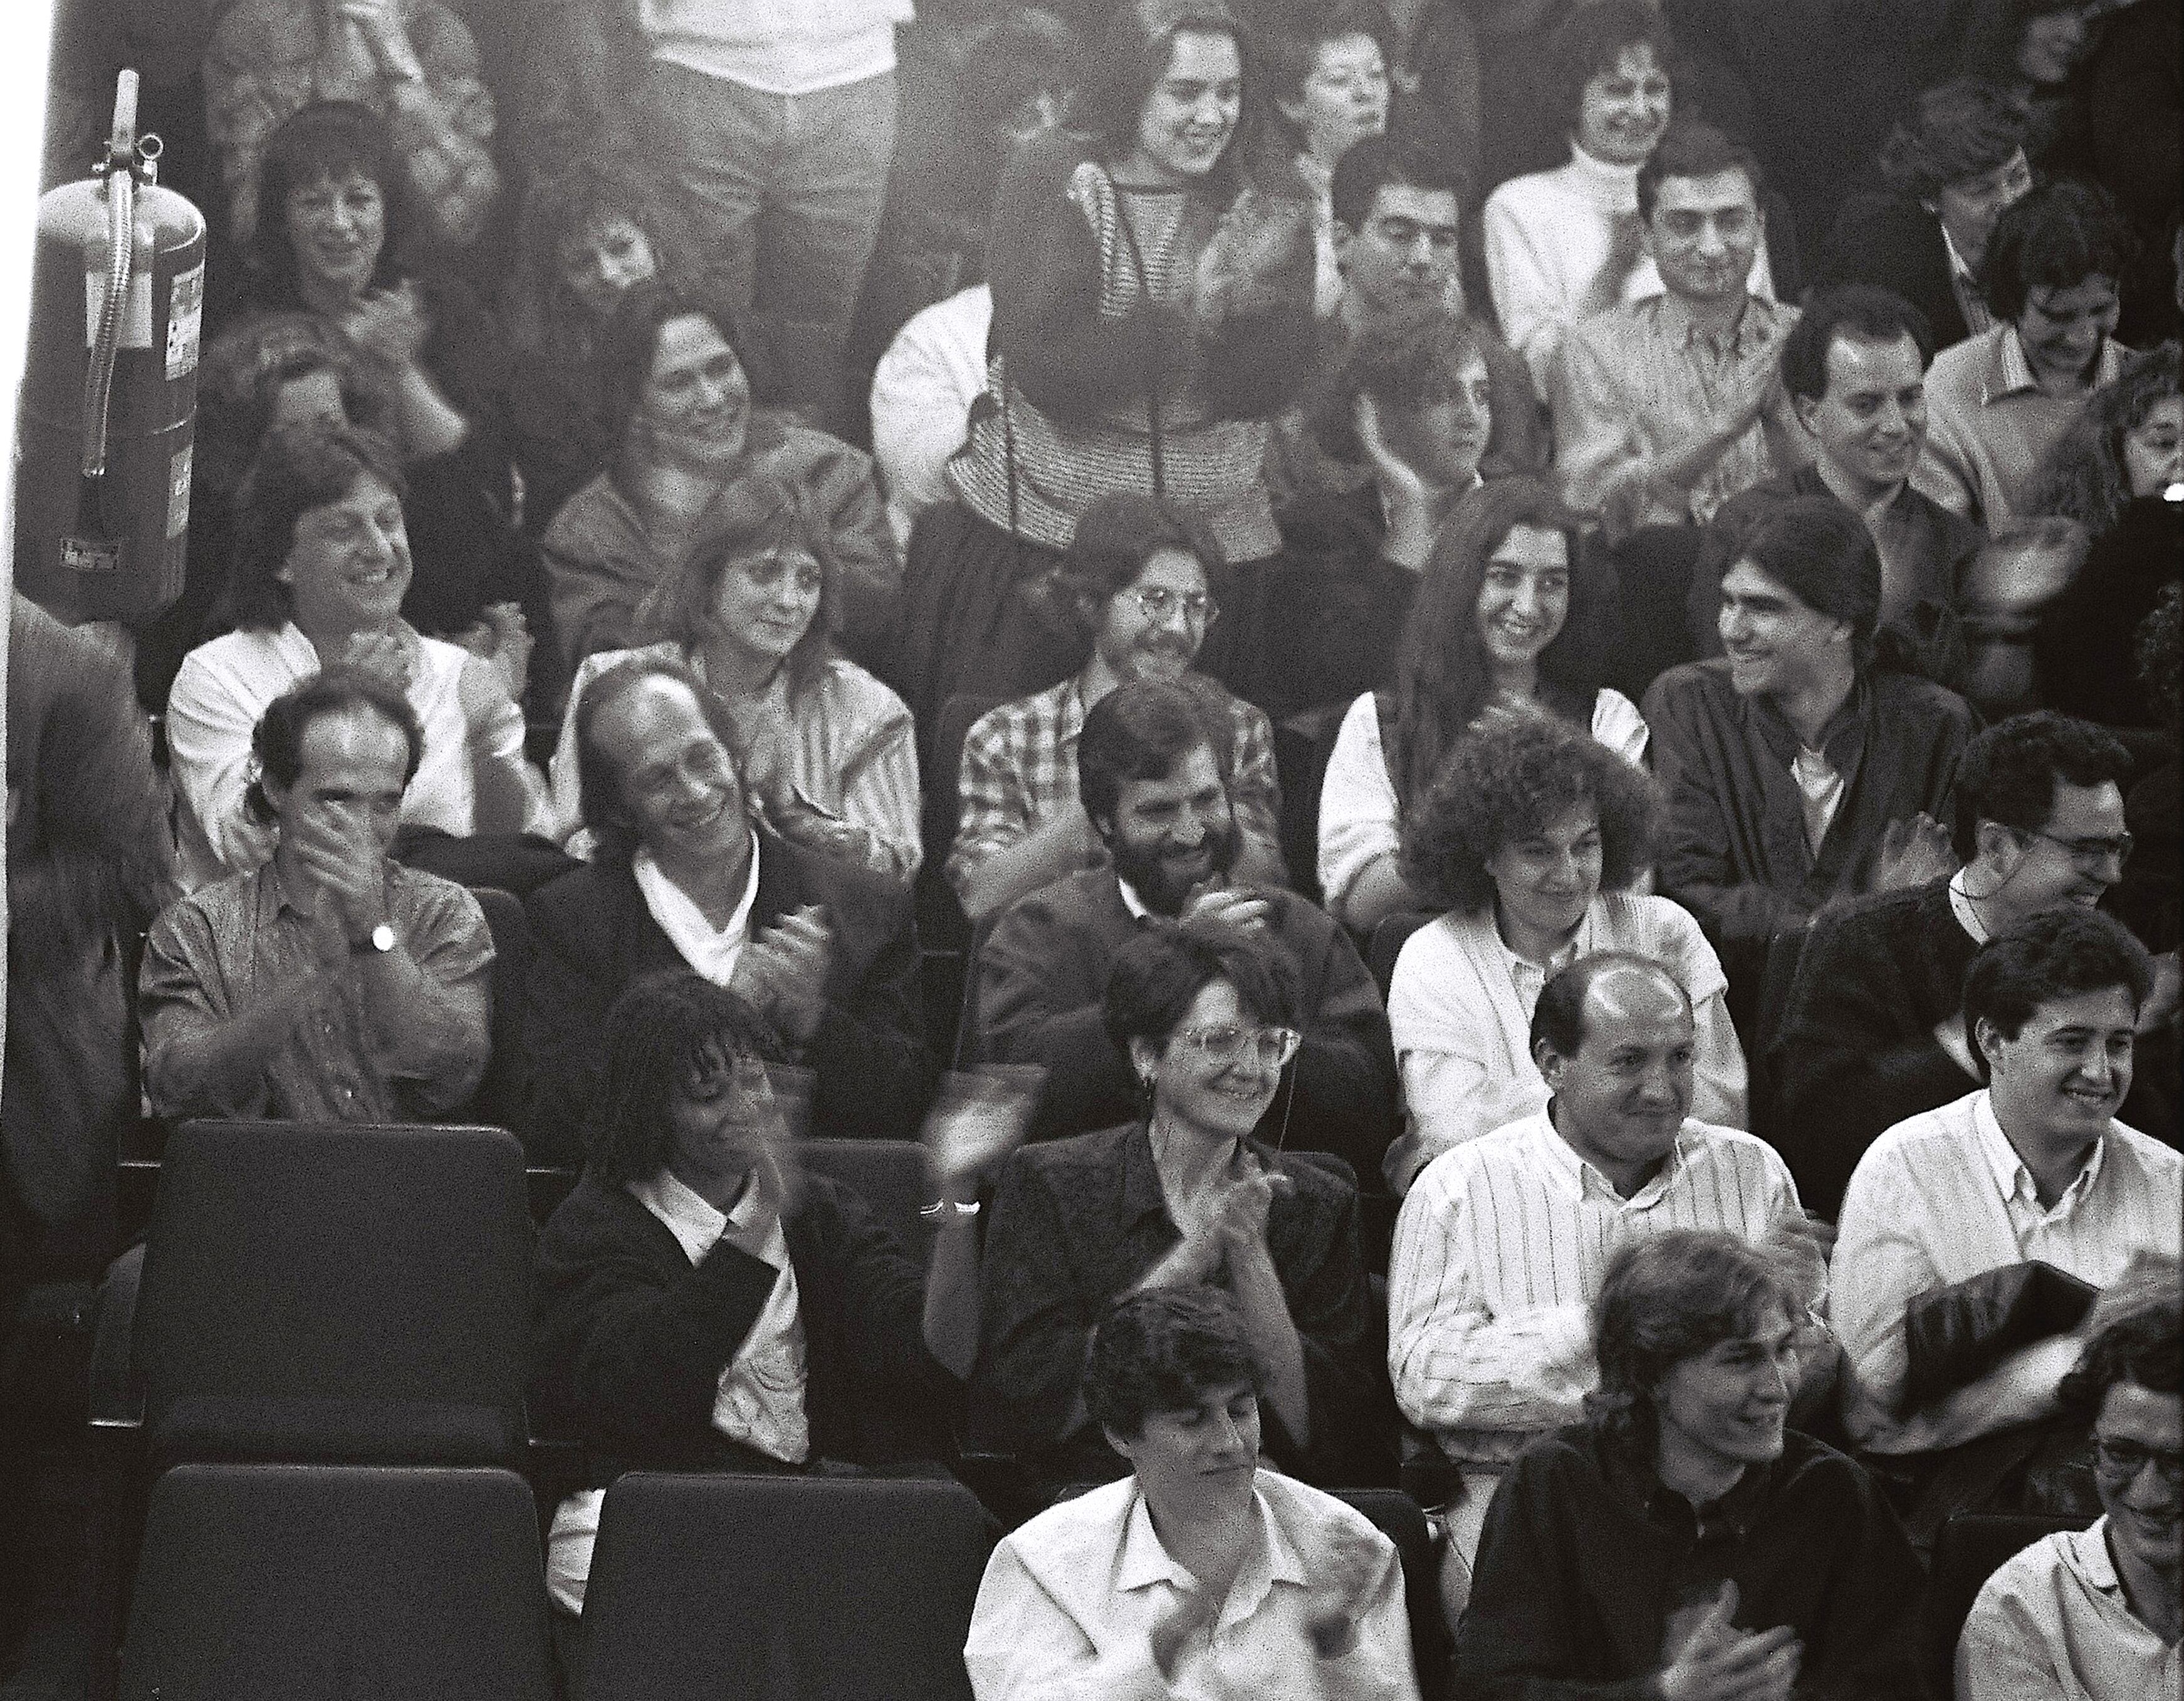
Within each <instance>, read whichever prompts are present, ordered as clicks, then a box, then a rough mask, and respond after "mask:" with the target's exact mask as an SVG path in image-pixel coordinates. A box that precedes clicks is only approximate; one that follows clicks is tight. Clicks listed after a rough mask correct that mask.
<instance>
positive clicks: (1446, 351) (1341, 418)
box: [1307, 307, 1486, 461]
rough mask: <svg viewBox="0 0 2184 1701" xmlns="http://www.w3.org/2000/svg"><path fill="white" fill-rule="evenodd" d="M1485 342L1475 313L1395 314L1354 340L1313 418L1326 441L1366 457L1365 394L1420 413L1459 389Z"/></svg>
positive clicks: (1316, 402) (1355, 457)
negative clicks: (1359, 410)
mask: <svg viewBox="0 0 2184 1701" xmlns="http://www.w3.org/2000/svg"><path fill="white" fill-rule="evenodd" d="M1485 358H1486V351H1485V343H1484V342H1482V341H1481V340H1480V336H1479V326H1478V325H1477V323H1476V322H1475V321H1474V320H1473V319H1472V318H1471V316H1470V315H1469V314H1454V313H1451V312H1449V311H1448V310H1447V309H1445V308H1439V307H1435V308H1428V309H1423V310H1421V311H1418V312H1412V313H1398V314H1390V315H1389V316H1388V317H1386V318H1385V319H1380V320H1373V321H1372V322H1370V323H1368V325H1366V326H1365V327H1364V328H1363V329H1362V330H1361V331H1358V332H1357V334H1356V335H1355V336H1352V337H1351V339H1350V347H1348V349H1347V350H1346V351H1345V352H1344V354H1343V357H1342V362H1341V364H1340V366H1338V367H1337V368H1336V369H1335V371H1334V376H1333V377H1332V379H1331V380H1330V381H1329V382H1328V383H1327V384H1326V385H1325V386H1323V387H1322V389H1321V391H1320V393H1319V394H1318V395H1317V396H1315V397H1313V398H1312V403H1311V405H1310V407H1309V409H1308V410H1307V423H1308V424H1309V425H1311V427H1312V435H1313V436H1315V437H1317V438H1318V440H1319V446H1320V447H1322V448H1323V449H1325V450H1326V451H1327V452H1328V453H1329V454H1331V455H1333V456H1334V458H1335V459H1337V460H1344V461H1362V460H1363V459H1365V450H1364V447H1363V445H1362V444H1361V443H1360V442H1358V441H1357V425H1356V424H1355V422H1354V420H1353V418H1352V414H1353V411H1354V409H1355V406H1356V403H1357V398H1358V397H1360V396H1370V397H1372V398H1373V401H1374V403H1376V404H1378V405H1379V406H1380V407H1382V408H1388V409H1395V410H1396V411H1397V412H1401V413H1413V412H1416V411H1417V410H1418V409H1421V408H1429V407H1432V406H1433V405H1434V404H1435V403H1437V402H1446V401H1447V400H1449V399H1450V398H1451V397H1453V396H1455V395H1456V394H1457V381H1458V380H1459V379H1461V378H1462V376H1463V372H1464V370H1465V369H1466V368H1467V367H1468V366H1471V365H1472V364H1474V363H1479V364H1483V363H1484V362H1485Z"/></svg>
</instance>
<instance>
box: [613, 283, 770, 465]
mask: <svg viewBox="0 0 2184 1701" xmlns="http://www.w3.org/2000/svg"><path fill="white" fill-rule="evenodd" d="M678 319H702V320H705V322H706V323H707V324H708V325H711V326H712V327H713V329H714V330H716V331H719V332H720V333H721V341H722V342H725V343H727V345H728V347H729V348H730V350H732V351H733V353H734V354H735V357H736V364H738V365H739V366H741V367H742V368H743V369H744V379H745V381H747V382H748V383H749V385H750V391H751V397H752V399H753V400H754V401H758V400H760V399H761V398H763V397H766V396H768V395H770V394H771V393H772V390H771V387H770V383H771V377H770V374H768V373H767V371H766V361H765V357H764V355H763V353H761V352H760V349H759V348H758V347H756V345H755V343H754V342H752V340H751V339H750V338H749V336H747V335H745V333H744V327H743V326H742V325H740V324H739V323H738V322H737V320H735V319H734V317H733V315H732V314H729V313H728V311H727V309H725V308H722V307H720V306H718V305H716V304H711V303H699V302H695V301H692V300H690V299H689V298H688V297H685V296H682V295H681V294H678V293H677V292H676V291H675V290H674V289H673V288H672V287H671V286H670V285H669V284H667V283H666V281H663V280H660V279H657V278H655V279H654V280H652V281H649V282H647V283H641V284H638V285H636V286H633V287H632V288H631V289H630V290H629V291H628V292H627V293H626V294H625V295H624V296H623V297H622V298H621V301H619V302H618V303H616V305H615V310H614V316H613V318H612V319H611V320H609V321H608V324H607V327H606V335H605V339H604V342H603V344H602V346H601V348H600V352H599V367H598V373H599V385H600V387H601V389H602V391H603V392H604V401H605V403H606V414H605V424H606V428H607V440H608V441H609V442H611V443H613V444H614V445H615V450H614V454H615V459H616V460H617V461H619V460H620V459H621V457H622V456H624V455H626V454H627V453H629V428H630V421H631V420H633V419H635V418H636V417H637V410H638V407H639V406H640V405H641V404H642V403H643V398H644V386H646V385H647V384H649V382H651V381H652V363H653V362H654V361H655V359H658V358H659V354H660V331H662V330H663V329H665V328H666V326H667V325H669V324H670V323H671V322H672V321H673V320H678Z"/></svg>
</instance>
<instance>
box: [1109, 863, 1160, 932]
mask: <svg viewBox="0 0 2184 1701" xmlns="http://www.w3.org/2000/svg"><path fill="white" fill-rule="evenodd" d="M1115 888H1116V890H1117V891H1118V892H1121V893H1122V894H1123V909H1127V910H1128V911H1129V912H1130V914H1131V915H1132V916H1133V917H1134V918H1135V919H1136V920H1139V921H1150V920H1152V919H1153V913H1152V911H1151V910H1150V909H1147V908H1145V899H1143V898H1140V897H1139V896H1138V889H1137V887H1134V886H1132V885H1131V884H1130V882H1129V881H1127V880H1125V879H1123V876H1120V875H1119V874H1118V875H1117V876H1115Z"/></svg>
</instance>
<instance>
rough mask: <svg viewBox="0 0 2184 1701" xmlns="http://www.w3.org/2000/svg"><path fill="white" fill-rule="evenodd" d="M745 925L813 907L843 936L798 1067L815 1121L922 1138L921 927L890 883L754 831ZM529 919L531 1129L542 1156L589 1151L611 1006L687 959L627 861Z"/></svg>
mask: <svg viewBox="0 0 2184 1701" xmlns="http://www.w3.org/2000/svg"><path fill="white" fill-rule="evenodd" d="M758 870H759V871H758V895H757V898H756V899H755V901H754V902H753V903H752V905H751V912H750V929H751V931H752V932H753V933H754V934H755V933H756V932H757V931H758V930H759V929H760V928H762V927H766V926H771V925H772V924H773V923H774V922H776V921H777V920H780V919H781V918H782V917H783V915H786V914H789V913H791V912H792V911H794V910H796V909H801V908H802V907H803V906H804V905H805V904H807V903H816V904H820V905H822V906H824V908H825V909H826V919H827V926H829V927H830V928H832V929H833V936H834V954H833V963H832V964H831V965H830V966H829V969H828V970H827V1009H826V1014H824V1015H823V1016H822V1017H821V1019H820V1022H819V1028H818V1031H817V1032H816V1034H814V1035H813V1037H812V1038H811V1042H810V1043H809V1044H808V1045H806V1046H805V1048H804V1049H803V1053H802V1055H801V1056H800V1058H799V1062H801V1063H803V1064H805V1065H807V1066H808V1067H810V1068H811V1070H813V1071H814V1072H815V1073H816V1076H817V1077H818V1079H817V1082H816V1087H815V1093H814V1098H813V1100H812V1107H811V1113H812V1126H814V1127H815V1128H816V1129H818V1130H820V1131H823V1132H825V1133H827V1134H829V1135H834V1136H839V1137H845V1138H853V1139H895V1138H914V1137H916V1135H917V1126H918V1123H919V1121H920V1120H921V1119H922V1117H923V1115H924V1114H925V1103H926V1098H927V1095H928V1092H929V1090H930V1087H931V1081H930V1072H929V1070H928V1066H927V1061H926V1055H925V1025H924V1018H923V1015H922V1004H921V1003H920V995H919V990H918V979H917V964H918V957H917V921H916V920H915V918H914V916H913V914H912V913H911V907H910V898H909V895H908V894H907V893H906V892H904V891H903V890H902V889H901V888H900V887H897V886H896V885H895V884H894V882H893V881H888V880H885V879H883V878H882V877H881V876H878V875H876V874H872V873H869V872H867V871H866V870H863V869H860V868H852V867H850V866H849V865H848V864H843V863H838V862H833V861H830V860H829V859H826V858H824V857H821V856H818V855H816V854H815V853H812V852H811V851H807V850H804V849H802V848H799V847H798V846H795V845H792V844H789V843H788V842H785V841H783V840H781V839H777V838H776V837H774V836H773V835H772V833H770V832H767V831H766V830H765V829H764V828H762V827H761V828H760V830H759V861H758ZM525 909H526V911H527V913H528V914H529V916H530V919H531V931H532V955H531V970H530V976H529V979H528V980H527V981H526V984H525V988H524V1019H523V1041H524V1048H525V1050H526V1052H527V1053H529V1065H530V1070H531V1076H530V1080H531V1098H530V1115H529V1116H528V1118H527V1119H526V1124H527V1126H526V1129H525V1131H524V1132H525V1136H526V1141H527V1142H528V1143H529V1145H530V1148H531V1151H532V1156H533V1157H534V1158H545V1159H553V1160H560V1161H566V1160H568V1159H573V1158H575V1157H576V1156H577V1154H578V1153H580V1151H581V1150H582V1132H583V1130H584V1127H585V1124H586V1119H587V1117H588V1113H589V1110H590V1108H591V1103H592V1097H593V1092H594V1090H595V1082H596V1078H597V1076H598V1073H599V1070H600V1068H601V1067H602V1066H603V1064H604V1056H603V1053H602V1051H601V1041H602V1035H603V1033H604V1028H605V1025H606V1014H607V1011H608V1010H609V1009H610V1008H611V1007H612V1005H613V1003H614V1001H615V999H616V998H617V997H619V996H620V995H621V992H622V989H623V988H624V987H627V986H628V985H629V983H630V982H631V981H633V980H635V979H637V978H638V976H641V975H646V974H650V973H652V972H654V971H655V970H662V969H687V968H688V967H689V964H687V963H685V962H684V961H683V960H682V954H681V953H679V952H677V950H676V948H674V946H673V945H671V943H669V942H668V938H667V936H666V934H665V933H663V932H661V931H660V924H659V923H658V922H656V921H655V920H653V919H652V912H651V911H650V910H649V909H646V908H645V906H644V895H643V893H642V892H639V891H638V885H637V878H636V876H634V875H632V873H631V872H630V870H629V865H628V864H627V863H608V862H604V861H602V862H596V863H591V864H587V865H586V866H584V867H582V868H580V869H577V870H573V871H571V873H568V874H565V875H563V876H561V877H560V879H558V880H554V881H549V882H548V883H547V884H546V885H544V886H543V887H539V888H538V891H536V892H533V893H532V895H531V898H530V901H529V902H528V903H526V906H525Z"/></svg>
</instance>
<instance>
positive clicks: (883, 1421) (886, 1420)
mask: <svg viewBox="0 0 2184 1701" xmlns="http://www.w3.org/2000/svg"><path fill="white" fill-rule="evenodd" d="M783 1233H784V1235H785V1237H786V1238H787V1240H788V1261H789V1265H790V1267H791V1268H792V1269H794V1271H795V1273H796V1310H797V1315H798V1317H799V1320H801V1321H802V1323H803V1326H804V1341H805V1363H806V1367H807V1370H808V1373H809V1376H810V1380H809V1381H808V1383H807V1384H806V1386H805V1400H804V1404H805V1417H806V1419H807V1420H808V1422H809V1424H810V1427H811V1457H812V1459H814V1460H815V1461H816V1460H818V1459H837V1460H842V1461H844V1462H847V1463H850V1464H856V1465H873V1466H877V1465H888V1464H892V1463H896V1462H900V1461H902V1460H906V1459H939V1458H941V1457H943V1456H944V1453H945V1448H946V1440H945V1437H946V1434H947V1430H946V1423H945V1420H946V1418H947V1415H948V1414H949V1413H950V1411H951V1410H952V1409H953V1408H954V1406H955V1404H956V1393H957V1387H956V1381H955V1379H954V1378H953V1377H951V1376H950V1375H949V1374H948V1372H947V1371H946V1370H944V1369H942V1368H941V1366H940V1365H939V1363H938V1362H937V1361H936V1360H935V1359H933V1356H932V1354H930V1353H929V1352H928V1351H927V1349H926V1346H925V1338H924V1333H923V1314H924V1305H925V1283H924V1279H923V1277H922V1275H921V1274H920V1273H919V1270H918V1267H917V1262H916V1260H915V1259H912V1258H911V1255H910V1254H909V1253H908V1252H906V1251H905V1250H904V1248H903V1247H902V1246H901V1244H900V1242H897V1241H896V1240H895V1238H894V1237H893V1236H892V1235H890V1234H889V1232H888V1231H887V1230H886V1229H884V1228H883V1227H882V1226H880V1225H879V1223H878V1222H877V1221H876V1220H874V1218H873V1216H872V1212H871V1210H870V1209H868V1208H867V1207H866V1204H865V1203H864V1201H863V1200H861V1199H860V1198H858V1197H857V1196H856V1195H855V1193H853V1192H850V1191H849V1190H848V1189H847V1188H845V1187H842V1186H841V1185H840V1184H839V1183H838V1182H835V1181H830V1180H828V1179H827V1177H825V1176H805V1178H804V1181H803V1192H802V1196H801V1198H799V1201H798V1203H796V1205H795V1206H794V1208H793V1209H791V1211H790V1213H789V1215H788V1216H787V1217H786V1218H785V1219H784V1220H783ZM774 1279H775V1272H774V1270H773V1268H772V1266H771V1265H767V1264H765V1263H763V1262H762V1261H760V1259H755V1258H753V1257H752V1256H750V1254H748V1253H745V1252H744V1251H742V1250H741V1249H739V1248H736V1247H734V1246H732V1245H730V1244H729V1243H728V1242H726V1241H724V1240H723V1241H719V1242H715V1243H714V1246H713V1248H712V1250H711V1251H710V1252H708V1253H707V1254H705V1257H703V1258H702V1259H699V1261H698V1262H697V1263H696V1264H692V1263H691V1262H690V1260H689V1259H688V1258H687V1257H686V1256H684V1254H683V1251H682V1245H681V1243H680V1242H678V1241H677V1239H676V1238H675V1236H674V1234H673V1232H672V1231H670V1230H669V1228H668V1227H667V1226H666V1224H665V1223H663V1222H661V1221H660V1220H659V1218H657V1217H655V1216H654V1215H652V1213H651V1212H650V1211H649V1210H648V1209H645V1207H644V1206H643V1205H642V1204H640V1203H638V1200H637V1199H636V1198H635V1197H634V1196H633V1195H632V1194H631V1193H630V1192H629V1191H628V1190H627V1188H624V1187H610V1186H607V1185H606V1184H604V1183H603V1182H601V1181H599V1180H598V1179H597V1178H596V1177H594V1176H589V1175H587V1176H585V1177H584V1178H583V1179H582V1181H579V1182H577V1188H576V1191H575V1192H572V1193H571V1194H570V1195H569V1197H568V1198H565V1199H564V1200H563V1201H562V1202H561V1204H560V1209H557V1210H556V1211H555V1212H554V1215H553V1217H552V1218H551V1220H549V1221H548V1223H547V1225H546V1230H545V1232H544V1233H543V1235H542V1236H541V1237H539V1242H538V1288H537V1292H536V1293H535V1294H534V1296H533V1298H532V1314H531V1366H530V1378H531V1403H532V1411H533V1413H534V1415H536V1417H537V1420H538V1422H539V1424H540V1425H541V1426H542V1428H543V1430H544V1431H545V1432H546V1433H549V1434H552V1435H559V1436H568V1437H577V1438H581V1439H582V1441H584V1442H585V1443H587V1444H588V1448H589V1456H588V1459H587V1465H588V1476H589V1480H590V1481H591V1482H592V1484H593V1486H595V1487H604V1486H606V1485H607V1484H608V1483H610V1482H611V1481H613V1480H614V1478H615V1476H616V1475H618V1474H619V1473H620V1472H621V1471H622V1470H629V1469H632V1468H638V1469H648V1468H649V1469H655V1470H657V1469H693V1470H699V1469H702V1470H781V1469H783V1465H782V1464H781V1462H780V1461H779V1460H777V1459H770V1458H768V1457H766V1455H764V1454H760V1453H757V1452H755V1450H753V1449H752V1448H748V1447H745V1446H743V1445H741V1444H740V1443H736V1442H733V1441H731V1440H729V1439H728V1438H727V1437H726V1436H724V1435H722V1434H721V1432H720V1431H717V1430H716V1429H715V1428H714V1427H713V1426H712V1416H713V1401H714V1397H715V1394H716V1390H717V1387H718V1384H719V1381H720V1376H721V1370H723V1369H725V1368H726V1367H727V1364H728V1361H729V1360H730V1359H733V1358H734V1356H735V1354H736V1352H737V1350H738V1348H740V1347H741V1346H742V1345H743V1342H744V1338H745V1337H747V1336H749V1333H750V1331H751V1328H752V1326H753V1325H754V1324H755V1323H756V1322H757V1321H758V1318H759V1314H760V1310H761V1309H763V1308H764V1306H765V1304H766V1297H767V1295H769V1294H770V1293H771V1292H772V1291H773V1284H774Z"/></svg>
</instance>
